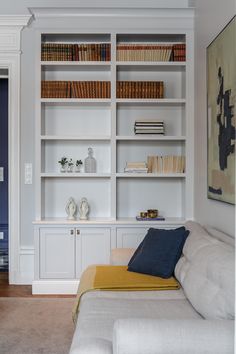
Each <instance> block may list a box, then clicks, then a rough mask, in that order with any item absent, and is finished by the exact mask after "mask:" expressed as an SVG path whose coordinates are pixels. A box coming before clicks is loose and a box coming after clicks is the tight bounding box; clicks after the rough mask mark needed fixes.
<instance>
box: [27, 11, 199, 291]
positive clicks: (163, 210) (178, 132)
mask: <svg viewBox="0 0 236 354" xmlns="http://www.w3.org/2000/svg"><path fill="white" fill-rule="evenodd" d="M169 14H171V16H172V15H173V17H171V18H170V17H169ZM181 14H182V10H178V11H174V10H173V11H172V10H168V9H166V10H163V11H161V12H160V13H158V14H157V13H155V16H157V17H155V16H154V18H152V16H151V17H148V18H143V19H142V21H141V23H142V25H143V28H140V22H139V20H138V19H135V18H133V16H131V17H132V18H127V19H126V17H124V18H123V17H122V19H119V21H118V22H114V24H113V19H111V18H109V16H108V17H106V19H104V26H105V27H103V23H101V21H102V20H100V19H99V18H96V19H94V21H95V22H94V24H92V25H89V26H88V24H87V22H86V19H83V18H82V17H79V20H78V22H73V21H74V16H71V17H69V19H70V20H71V22H73V23H74V27H73V29H71V28H70V29H68V28H64V29H63V30H55V29H53V26H51V28H50V29H48V30H45V31H43V30H42V28H40V29H38V31H37V40H36V44H37V55H36V102H35V109H36V120H35V142H36V149H35V152H36V166H35V182H36V188H35V189H36V198H35V199H36V218H35V221H34V224H35V279H34V283H33V292H34V293H51V292H53V293H62V292H64V293H73V292H75V291H76V289H77V285H78V281H77V280H78V279H79V278H80V275H81V272H82V271H83V270H84V269H85V268H86V267H87V266H88V265H90V264H92V263H99V264H102V263H109V259H110V250H111V248H115V247H136V246H137V245H138V244H139V243H140V241H141V240H142V239H143V237H144V236H145V233H146V231H147V229H148V228H149V227H159V226H160V227H161V228H171V227H177V226H178V225H182V224H183V223H184V222H185V220H186V219H192V218H193V188H194V181H193V175H194V171H193V169H194V150H193V136H194V134H193V125H194V122H193V114H194V104H193V103H194V91H193V87H194V82H193V77H194V67H193V27H192V26H193V23H192V10H190V9H189V10H186V11H185V10H183V16H184V17H181V16H180V15H181ZM77 15H78V14H77ZM78 16H80V15H78ZM116 20H117V19H116ZM116 20H115V19H114V21H116ZM89 21H90V24H91V18H89ZM99 21H100V22H99ZM92 22H93V21H92ZM98 22H99V23H100V24H99V26H100V27H99V28H100V29H98V27H97V28H95V27H96V25H95V23H97V24H98ZM88 23H89V22H88ZM117 23H123V25H122V26H120V27H122V28H120V29H119V28H118V27H117V25H116V24H117ZM78 24H79V25H78ZM105 24H106V25H105ZM71 26H72V25H71ZM76 26H77V27H76ZM168 26H169V27H170V28H169V29H168ZM64 27H66V26H65V25H64ZM101 28H104V30H101ZM108 28H110V30H109V29H108ZM138 28H139V29H138ZM54 44H56V45H54ZM60 44H63V46H64V47H65V48H66V47H67V45H69V47H70V45H71V44H73V45H74V46H73V47H72V48H73V51H74V52H73V51H72V55H73V56H74V57H73V59H74V60H72V61H71V60H68V58H67V57H65V55H67V54H68V56H69V55H71V53H70V52H68V53H67V52H66V54H65V52H64V54H62V56H61V52H60V50H59V52H58V49H57V45H59V48H60ZM91 44H92V45H93V46H94V45H95V44H96V45H95V47H96V48H99V50H101V52H100V54H101V55H100V59H99V57H98V56H96V55H97V53H96V54H95V56H94V52H93V50H92V46H90V45H91ZM176 44H181V45H183V44H184V45H185V46H186V60H183V57H182V58H181V60H183V61H179V60H176V57H175V58H174V59H175V60H173V56H171V57H170V58H169V59H170V60H168V61H165V60H163V57H158V56H155V55H156V54H154V51H149V52H148V51H146V53H145V52H142V53H140V52H139V49H140V48H141V49H140V50H144V49H142V48H144V47H145V48H146V49H145V50H154V49H150V48H154V47H153V46H161V45H168V46H173V45H176ZM53 45H54V49H55V48H56V49H55V51H56V52H57V54H56V55H51V54H52V53H49V52H50V50H51V49H50V50H49V52H47V50H48V48H50V46H51V47H53ZM109 46H110V55H109V53H108V52H106V50H107V48H109ZM117 46H118V48H119V55H117V53H118V52H117ZM122 46H123V49H122ZM137 46H138V47H137ZM86 47H87V49H86ZM124 47H125V49H124ZM45 48H47V50H46V51H45ZM78 48H79V49H81V52H80V51H77V52H76V50H77V49H78ZM104 48H105V49H104ZM127 48H128V49H127ZM137 48H139V49H138V50H137ZM54 49H53V50H54ZM82 49H83V50H84V51H85V52H83V51H82ZM41 50H43V51H44V54H43V55H42V52H41ZM53 50H52V51H53ZM86 50H87V52H86ZM103 50H105V51H103ZM122 50H126V52H122ZM127 50H130V52H129V54H128V52H127ZM132 50H133V52H132ZM176 53H177V52H176ZM48 54H49V55H48ZM50 55H51V56H50ZM63 55H64V56H63ZM162 55H164V56H167V54H166V52H162ZM82 56H83V57H82ZM122 56H123V57H122ZM143 58H145V59H143ZM63 59H66V60H63ZM75 59H76V60H75ZM101 59H103V60H101ZM104 59H106V60H104ZM127 59H130V60H127ZM50 81H52V82H53V85H57V83H55V82H57V81H63V84H62V85H64V86H63V87H64V88H65V87H66V89H65V90H64V91H63V95H61V94H60V93H61V91H60V88H58V89H56V90H58V91H57V93H56V94H55V95H52V94H51V93H52V92H51V91H50V90H51V89H50V85H51V83H49V84H48V82H50ZM75 81H77V83H75ZM121 81H122V82H126V83H125V84H123V83H122V84H121V83H120V82H121ZM41 82H43V84H42V87H43V88H42V90H43V92H42V93H43V94H41ZM78 82H79V84H78ZM88 82H90V83H88ZM94 82H96V83H94ZM101 82H104V83H101ZM118 82H119V84H118ZM130 82H132V83H130ZM133 82H136V83H133ZM149 82H152V83H149ZM156 82H159V83H158V84H156ZM161 82H163V85H164V94H163V95H162V86H161ZM68 83H69V84H68ZM48 85H49V86H48ZM53 87H55V86H53ZM60 87H61V86H60ZM68 87H69V88H70V89H69V88H68ZM109 89H110V94H109ZM117 91H119V92H117ZM57 96H60V97H61V98H58V97H57ZM78 97H80V98H78ZM89 97H93V98H89ZM99 97H100V98H99ZM120 97H126V98H120ZM128 97H129V98H128ZM131 97H132V98H131ZM138 97H144V98H138ZM150 97H152V98H150ZM154 97H155V98H154ZM155 119H156V120H160V121H163V122H164V131H165V134H164V135H157V134H148V135H146V134H140V135H139V134H136V135H135V131H134V127H135V124H136V122H137V121H140V120H142V121H144V122H148V121H151V120H155ZM88 147H92V148H93V151H94V157H95V159H96V162H97V170H96V173H86V172H85V171H84V166H83V167H82V170H81V172H79V173H78V172H75V171H73V172H64V173H62V172H60V165H59V164H58V161H59V160H60V159H61V157H63V156H66V157H67V158H72V159H73V160H79V159H81V160H82V161H83V162H84V159H85V158H86V157H87V154H88ZM150 156H151V157H153V156H154V157H155V158H154V160H155V161H156V163H157V165H158V164H159V162H160V161H161V162H162V163H163V164H164V161H167V162H168V163H169V160H168V159H166V156H179V157H180V156H184V157H185V169H180V170H181V172H178V173H177V172H176V170H174V169H173V171H172V170H171V169H168V171H167V170H166V171H165V173H163V172H160V170H158V169H157V170H155V169H153V170H149V171H148V173H140V172H138V173H137V172H132V173H131V172H125V167H127V163H130V162H148V157H149V162H150V161H154V160H153V159H152V158H151V159H150ZM156 156H158V159H156ZM170 161H172V163H173V164H174V162H173V161H174V160H173V159H172V160H170ZM148 168H149V167H148ZM153 171H154V172H153ZM70 197H73V198H74V200H75V201H76V203H77V204H79V201H80V200H81V198H82V197H86V198H87V200H88V202H89V205H90V213H89V219H88V220H85V221H84V220H83V221H82V220H80V219H79V216H77V219H76V220H74V221H68V220H67V215H66V212H65V206H66V204H67V201H68V199H69V198H70ZM147 209H158V210H159V214H160V215H162V216H163V217H164V218H165V220H160V221H137V220H136V215H138V214H139V213H140V211H145V210H147ZM65 260H66V262H65ZM54 280H56V281H55V282H54ZM65 282H66V283H65Z"/></svg>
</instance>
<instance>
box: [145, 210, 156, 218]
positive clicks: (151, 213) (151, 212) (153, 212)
mask: <svg viewBox="0 0 236 354" xmlns="http://www.w3.org/2000/svg"><path fill="white" fill-rule="evenodd" d="M147 215H148V217H149V218H151V219H152V218H157V217H158V210H157V209H148V211H147Z"/></svg>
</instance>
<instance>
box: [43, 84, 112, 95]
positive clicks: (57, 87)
mask: <svg viewBox="0 0 236 354" xmlns="http://www.w3.org/2000/svg"><path fill="white" fill-rule="evenodd" d="M41 97H42V98H110V97H111V83H110V81H42V83H41Z"/></svg>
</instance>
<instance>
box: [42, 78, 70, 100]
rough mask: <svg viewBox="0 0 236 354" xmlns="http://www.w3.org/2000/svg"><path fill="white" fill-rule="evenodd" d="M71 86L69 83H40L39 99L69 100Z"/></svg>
mask: <svg viewBox="0 0 236 354" xmlns="http://www.w3.org/2000/svg"><path fill="white" fill-rule="evenodd" d="M70 96H71V84H70V81H42V82H41V97H42V98H70Z"/></svg>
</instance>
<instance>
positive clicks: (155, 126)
mask: <svg viewBox="0 0 236 354" xmlns="http://www.w3.org/2000/svg"><path fill="white" fill-rule="evenodd" d="M134 133H135V134H136V135H138V134H161V135H164V133H165V132H164V122H163V121H160V120H157V119H148V120H144V119H136V121H135V123H134Z"/></svg>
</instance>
